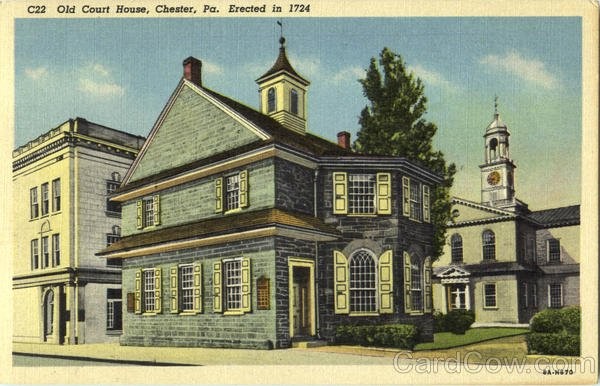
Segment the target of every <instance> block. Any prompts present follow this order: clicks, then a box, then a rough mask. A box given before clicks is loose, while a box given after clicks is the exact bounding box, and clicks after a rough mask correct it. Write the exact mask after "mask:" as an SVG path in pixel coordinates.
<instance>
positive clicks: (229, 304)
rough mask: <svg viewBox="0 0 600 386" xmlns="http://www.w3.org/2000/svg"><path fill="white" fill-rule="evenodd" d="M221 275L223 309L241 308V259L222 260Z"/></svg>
mask: <svg viewBox="0 0 600 386" xmlns="http://www.w3.org/2000/svg"><path fill="white" fill-rule="evenodd" d="M223 276H224V280H223V282H224V283H225V302H224V303H225V304H224V305H225V309H227V310H237V309H240V308H242V260H241V259H234V260H225V261H223Z"/></svg>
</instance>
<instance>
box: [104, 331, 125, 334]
mask: <svg viewBox="0 0 600 386" xmlns="http://www.w3.org/2000/svg"><path fill="white" fill-rule="evenodd" d="M106 335H123V330H106Z"/></svg>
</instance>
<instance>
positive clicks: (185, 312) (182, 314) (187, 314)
mask: <svg viewBox="0 0 600 386" xmlns="http://www.w3.org/2000/svg"><path fill="white" fill-rule="evenodd" d="M199 313H200V312H197V311H180V312H178V314H179V315H180V316H194V315H198V314H199Z"/></svg>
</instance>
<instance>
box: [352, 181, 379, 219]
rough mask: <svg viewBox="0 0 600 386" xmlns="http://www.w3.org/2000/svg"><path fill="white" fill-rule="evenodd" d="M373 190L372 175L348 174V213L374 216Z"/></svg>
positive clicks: (374, 182) (374, 183)
mask: <svg viewBox="0 0 600 386" xmlns="http://www.w3.org/2000/svg"><path fill="white" fill-rule="evenodd" d="M375 188H376V179H375V175H374V174H349V175H348V213H352V214H374V213H375Z"/></svg>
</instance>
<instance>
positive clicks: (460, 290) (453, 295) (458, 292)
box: [448, 283, 469, 311]
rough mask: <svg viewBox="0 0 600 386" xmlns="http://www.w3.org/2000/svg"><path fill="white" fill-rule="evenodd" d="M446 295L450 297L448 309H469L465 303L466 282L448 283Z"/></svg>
mask: <svg viewBox="0 0 600 386" xmlns="http://www.w3.org/2000/svg"><path fill="white" fill-rule="evenodd" d="M448 297H449V299H450V311H451V310H465V309H469V305H468V304H467V285H466V284H462V283H460V284H452V285H450V286H449V287H448Z"/></svg>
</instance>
